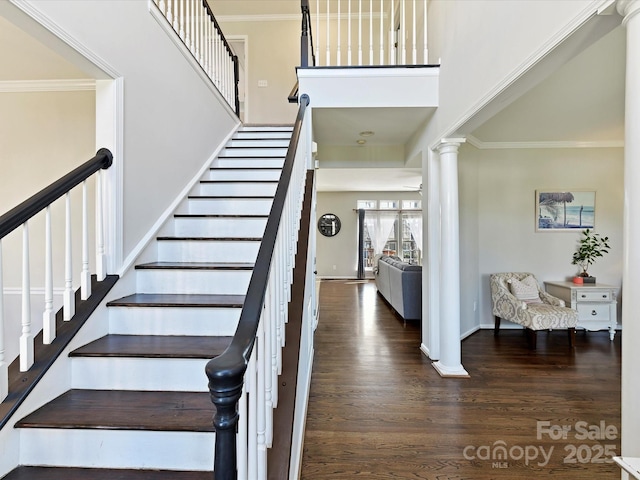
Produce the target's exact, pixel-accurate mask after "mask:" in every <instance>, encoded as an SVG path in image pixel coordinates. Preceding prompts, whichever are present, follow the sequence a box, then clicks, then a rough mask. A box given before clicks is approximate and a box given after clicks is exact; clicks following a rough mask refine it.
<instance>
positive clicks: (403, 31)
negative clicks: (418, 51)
mask: <svg viewBox="0 0 640 480" xmlns="http://www.w3.org/2000/svg"><path fill="white" fill-rule="evenodd" d="M400 2H401V3H400V5H401V7H402V17H401V20H400V36H401V37H402V38H401V44H402V57H401V58H402V62H401V64H402V65H406V64H407V36H406V32H407V8H406V0H400Z"/></svg>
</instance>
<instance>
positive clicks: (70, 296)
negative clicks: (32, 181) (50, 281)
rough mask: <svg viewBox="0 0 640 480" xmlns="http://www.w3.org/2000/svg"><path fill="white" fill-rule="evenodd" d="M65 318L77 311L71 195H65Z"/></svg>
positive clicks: (66, 319)
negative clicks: (74, 290)
mask: <svg viewBox="0 0 640 480" xmlns="http://www.w3.org/2000/svg"><path fill="white" fill-rule="evenodd" d="M63 297H64V298H63V306H64V320H65V321H68V320H71V317H73V316H74V315H75V313H76V305H75V303H76V302H75V295H74V293H73V259H72V249H71V195H70V194H69V192H67V194H66V195H65V249H64V294H63Z"/></svg>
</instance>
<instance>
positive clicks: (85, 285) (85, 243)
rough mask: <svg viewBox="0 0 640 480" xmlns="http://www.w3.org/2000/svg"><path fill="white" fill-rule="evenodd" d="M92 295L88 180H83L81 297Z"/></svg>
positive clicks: (84, 298)
mask: <svg viewBox="0 0 640 480" xmlns="http://www.w3.org/2000/svg"><path fill="white" fill-rule="evenodd" d="M90 296H91V272H89V206H88V200H87V181H86V180H85V181H84V182H82V271H81V272H80V298H81V299H82V300H86V299H87V298H89V297H90Z"/></svg>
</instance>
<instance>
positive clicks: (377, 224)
mask: <svg viewBox="0 0 640 480" xmlns="http://www.w3.org/2000/svg"><path fill="white" fill-rule="evenodd" d="M400 205H402V208H399V206H400ZM357 206H358V208H359V209H363V210H365V214H364V246H363V251H362V252H360V254H361V255H362V258H363V263H364V267H365V270H371V269H372V268H373V266H374V260H375V256H376V255H379V254H385V255H393V256H397V257H400V258H401V259H402V260H403V261H405V262H407V263H412V264H421V263H422V211H421V207H422V203H421V201H420V200H402V201H398V200H358V201H357Z"/></svg>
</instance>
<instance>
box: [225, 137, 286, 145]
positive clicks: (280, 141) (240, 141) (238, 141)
mask: <svg viewBox="0 0 640 480" xmlns="http://www.w3.org/2000/svg"><path fill="white" fill-rule="evenodd" d="M281 137H282V135H280V136H279V137H276V138H269V137H261V136H259V135H256V137H254V138H253V139H251V138H246V137H242V138H234V139H232V140H230V141H229V143H227V146H228V147H256V148H258V147H279V148H289V139H288V138H281Z"/></svg>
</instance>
